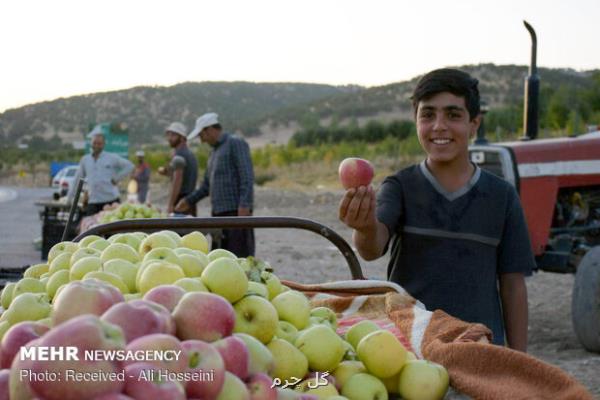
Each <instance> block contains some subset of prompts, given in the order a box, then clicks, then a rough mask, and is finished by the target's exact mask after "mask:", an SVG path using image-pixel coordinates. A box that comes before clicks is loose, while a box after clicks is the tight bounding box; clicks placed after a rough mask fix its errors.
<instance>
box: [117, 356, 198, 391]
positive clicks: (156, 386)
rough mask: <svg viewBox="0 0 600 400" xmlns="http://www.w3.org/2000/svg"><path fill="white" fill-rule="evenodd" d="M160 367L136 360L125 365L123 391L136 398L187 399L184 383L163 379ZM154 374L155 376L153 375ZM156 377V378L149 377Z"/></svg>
mask: <svg viewBox="0 0 600 400" xmlns="http://www.w3.org/2000/svg"><path fill="white" fill-rule="evenodd" d="M159 373H160V369H159V368H158V367H157V366H156V365H152V364H150V363H147V362H136V363H134V364H130V365H128V366H127V367H125V389H124V390H123V392H124V393H125V394H127V395H129V396H131V397H133V398H134V399H136V400H137V399H140V400H141V399H153V400H185V399H186V397H185V390H184V388H183V385H182V384H181V383H179V382H177V381H172V380H168V379H167V380H163V379H160V377H159ZM153 375H154V376H153ZM152 377H154V379H149V378H152Z"/></svg>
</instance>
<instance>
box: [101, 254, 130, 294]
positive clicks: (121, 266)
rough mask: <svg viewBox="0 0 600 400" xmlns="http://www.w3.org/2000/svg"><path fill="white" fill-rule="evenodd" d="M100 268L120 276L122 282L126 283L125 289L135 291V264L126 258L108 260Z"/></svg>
mask: <svg viewBox="0 0 600 400" xmlns="http://www.w3.org/2000/svg"><path fill="white" fill-rule="evenodd" d="M102 270H103V271H106V272H110V273H112V274H115V275H117V276H118V277H119V278H121V280H122V281H123V283H125V285H127V289H129V292H130V293H132V292H135V291H136V286H135V277H136V275H137V267H136V265H135V264H132V263H131V262H129V261H127V260H120V259H114V260H108V261H107V262H105V263H104V265H103V266H102Z"/></svg>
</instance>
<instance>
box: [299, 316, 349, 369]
mask: <svg viewBox="0 0 600 400" xmlns="http://www.w3.org/2000/svg"><path fill="white" fill-rule="evenodd" d="M294 345H295V346H296V347H297V348H298V350H300V351H301V352H302V353H303V354H304V355H305V356H306V359H307V360H308V366H309V368H310V369H311V370H313V371H333V370H334V369H336V368H337V366H338V365H339V364H340V362H341V361H342V358H343V357H344V353H345V352H346V350H345V348H344V343H343V340H342V338H341V337H339V336H338V334H337V333H335V332H334V331H332V330H331V329H330V328H329V327H327V326H325V325H315V326H312V327H310V328H308V329H306V330H305V331H303V332H300V334H299V335H298V337H297V338H296V342H295V343H294Z"/></svg>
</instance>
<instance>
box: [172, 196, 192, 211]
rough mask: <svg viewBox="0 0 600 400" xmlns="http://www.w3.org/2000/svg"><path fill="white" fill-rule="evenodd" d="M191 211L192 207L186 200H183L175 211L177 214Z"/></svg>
mask: <svg viewBox="0 0 600 400" xmlns="http://www.w3.org/2000/svg"><path fill="white" fill-rule="evenodd" d="M189 209H190V205H189V203H188V202H187V200H186V199H181V200H179V202H178V203H177V205H175V209H174V210H175V211H177V212H186V211H188V210H189Z"/></svg>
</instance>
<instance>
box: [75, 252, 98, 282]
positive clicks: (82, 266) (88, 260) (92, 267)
mask: <svg viewBox="0 0 600 400" xmlns="http://www.w3.org/2000/svg"><path fill="white" fill-rule="evenodd" d="M101 270H102V260H100V258H98V257H85V258H81V259H79V260H78V261H76V262H75V264H73V265H72V266H71V269H70V271H69V280H70V281H80V280H82V279H83V277H84V276H85V274H87V273H88V272H92V271H101Z"/></svg>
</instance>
